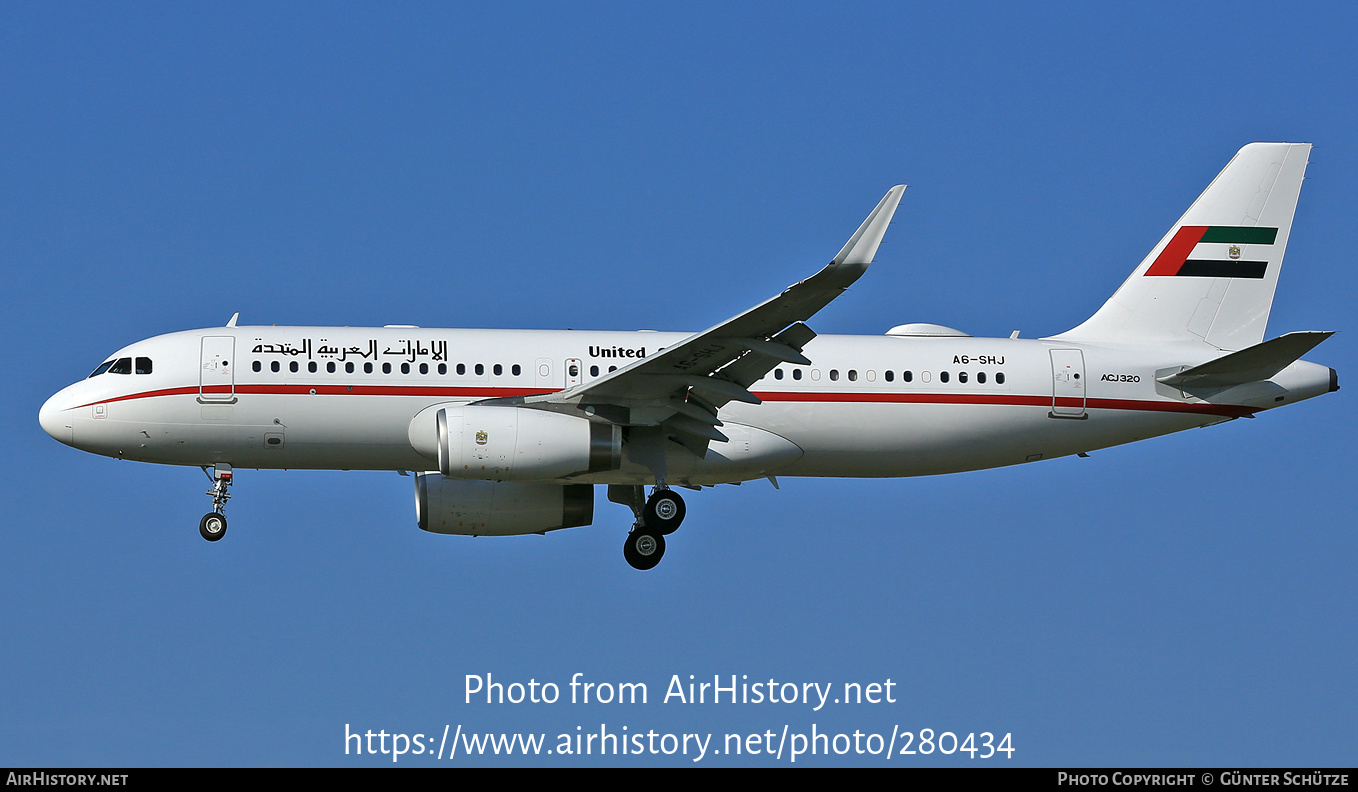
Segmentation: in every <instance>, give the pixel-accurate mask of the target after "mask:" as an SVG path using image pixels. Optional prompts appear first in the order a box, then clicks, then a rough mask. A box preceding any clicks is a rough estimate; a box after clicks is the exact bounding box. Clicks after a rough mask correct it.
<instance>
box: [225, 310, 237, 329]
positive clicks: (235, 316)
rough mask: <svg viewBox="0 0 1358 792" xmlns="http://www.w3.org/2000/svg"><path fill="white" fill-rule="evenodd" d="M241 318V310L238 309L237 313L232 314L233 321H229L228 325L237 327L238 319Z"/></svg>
mask: <svg viewBox="0 0 1358 792" xmlns="http://www.w3.org/2000/svg"><path fill="white" fill-rule="evenodd" d="M239 318H240V311H236V312H235V313H233V314H231V321H229V322H227V323H226V326H227V327H235V326H236V320H237V319H239Z"/></svg>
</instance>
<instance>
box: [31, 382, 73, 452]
mask: <svg viewBox="0 0 1358 792" xmlns="http://www.w3.org/2000/svg"><path fill="white" fill-rule="evenodd" d="M64 401H65V399H64V398H62V395H61V394H60V393H58V394H56V395H55V396H53V397H52V398H50V399H48V400H47V401H46V402H44V403H43V405H42V409H40V410H38V423H39V424H41V425H42V430H43V431H44V432H46V433H48V434H49V435H51V436H52V437H54V438H55V439H57V440H60V441H61V442H63V443H65V444H66V445H71V442H72V436H71V435H72V424H71V422H70V421H69V420H68V418H69V416H68V415H67V414H66V413H65V411H64V410H63V409H62V403H63V402H64Z"/></svg>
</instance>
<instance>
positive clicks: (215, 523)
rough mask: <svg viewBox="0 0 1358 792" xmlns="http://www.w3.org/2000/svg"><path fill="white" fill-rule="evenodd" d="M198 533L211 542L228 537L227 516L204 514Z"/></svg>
mask: <svg viewBox="0 0 1358 792" xmlns="http://www.w3.org/2000/svg"><path fill="white" fill-rule="evenodd" d="M198 533H200V534H202V535H203V538H204V539H206V540H208V541H209V542H215V541H217V540H218V539H221V538H222V537H223V536H226V515H225V514H218V513H217V512H208V513H207V514H204V515H203V519H202V520H200V521H199V522H198Z"/></svg>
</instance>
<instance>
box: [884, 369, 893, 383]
mask: <svg viewBox="0 0 1358 792" xmlns="http://www.w3.org/2000/svg"><path fill="white" fill-rule="evenodd" d="M882 376H884V377H886V381H887V382H892V381H894V380H895V379H896V372H894V371H888V372H886V373H885V374H883V375H882Z"/></svg>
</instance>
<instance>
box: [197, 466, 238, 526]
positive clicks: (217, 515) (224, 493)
mask: <svg viewBox="0 0 1358 792" xmlns="http://www.w3.org/2000/svg"><path fill="white" fill-rule="evenodd" d="M203 473H204V474H206V475H207V477H208V480H209V481H211V482H212V489H210V490H208V491H207V494H208V495H211V496H212V511H210V512H208V513H207V514H204V515H203V519H201V520H199V521H198V533H200V534H202V536H203V538H204V539H206V540H208V541H209V542H216V541H218V540H220V539H221V538H222V537H223V536H226V502H227V501H228V500H230V499H231V493H230V492H229V491H228V490H229V488H230V487H231V481H232V475H231V466H230V465H224V464H218V465H213V467H212V472H211V473H208V472H207V466H206V465H204V466H203Z"/></svg>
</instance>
